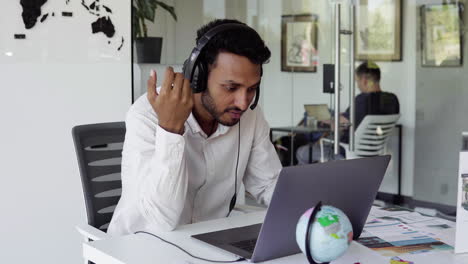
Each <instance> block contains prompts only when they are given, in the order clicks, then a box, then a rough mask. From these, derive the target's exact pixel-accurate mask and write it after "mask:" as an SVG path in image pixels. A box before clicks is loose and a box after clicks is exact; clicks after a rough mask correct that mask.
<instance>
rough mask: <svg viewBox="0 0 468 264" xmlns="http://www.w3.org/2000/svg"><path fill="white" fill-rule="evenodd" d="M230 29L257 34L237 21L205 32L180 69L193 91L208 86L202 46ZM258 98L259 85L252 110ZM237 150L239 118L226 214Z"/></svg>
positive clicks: (230, 204)
mask: <svg viewBox="0 0 468 264" xmlns="http://www.w3.org/2000/svg"><path fill="white" fill-rule="evenodd" d="M232 29H243V30H248V31H250V32H253V33H255V35H257V36H258V37H259V38H260V35H258V33H257V31H255V30H253V29H252V28H250V27H249V26H246V25H244V24H237V23H226V24H221V25H218V26H216V27H214V28H212V29H210V30H208V32H206V33H205V34H204V35H203V36H202V37H201V38H200V39H199V41H198V43H197V46H196V47H195V48H193V50H192V52H191V53H190V57H189V58H188V59H186V60H185V61H184V66H183V68H182V71H183V73H184V77H185V78H186V79H188V80H190V87H191V88H192V91H193V93H201V92H203V91H205V90H206V89H207V88H208V87H207V86H208V64H207V63H206V61H202V60H200V54H201V53H202V51H203V48H204V47H205V46H206V45H207V44H208V42H210V40H211V39H212V38H213V37H214V36H216V35H218V34H219V33H221V32H224V31H228V30H232ZM262 75H263V68H262V67H261V65H260V76H262ZM259 98H260V85H259V86H258V88H257V93H256V95H255V100H254V102H253V104H252V105H251V106H250V109H252V110H254V109H255V107H257V104H258V99H259ZM239 152H240V120H239V136H238V139H237V161H236V172H235V174H234V195H233V196H232V199H231V202H230V203H229V212H228V214H227V216H229V214H230V213H231V211H232V209H234V206H235V205H236V200H237V167H238V166H239Z"/></svg>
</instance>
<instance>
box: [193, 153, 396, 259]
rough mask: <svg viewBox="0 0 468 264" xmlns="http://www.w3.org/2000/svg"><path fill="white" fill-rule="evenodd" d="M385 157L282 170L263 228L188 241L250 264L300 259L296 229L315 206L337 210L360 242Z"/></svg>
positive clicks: (228, 232)
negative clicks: (302, 217) (197, 241)
mask: <svg viewBox="0 0 468 264" xmlns="http://www.w3.org/2000/svg"><path fill="white" fill-rule="evenodd" d="M389 161H390V156H389V155H386V156H376V157H370V158H362V159H352V160H339V161H330V162H326V163H318V164H309V165H304V166H294V167H285V168H283V169H282V170H281V173H280V175H279V178H278V182H277V183H276V187H275V190H274V192H273V196H272V199H271V202H270V206H269V207H268V210H267V213H266V216H265V220H264V222H263V224H257V225H250V226H245V227H240V228H232V229H227V230H221V231H216V232H210V233H204V234H198V235H193V236H192V237H194V238H196V239H198V240H201V241H203V242H206V243H208V244H211V245H213V246H216V247H218V248H221V249H224V250H226V251H229V252H231V253H233V254H235V255H238V256H240V257H243V258H245V259H247V260H249V261H251V262H261V261H266V260H270V259H275V258H279V257H284V256H288V255H292V254H297V253H300V252H301V251H300V249H299V247H298V246H297V244H296V224H297V221H298V220H299V218H300V216H301V215H302V214H303V213H304V212H305V211H306V210H307V209H309V208H311V207H313V206H315V205H316V204H317V203H318V202H319V201H321V202H322V204H324V205H332V206H335V207H337V208H339V209H341V210H342V211H343V212H344V213H345V214H346V215H347V216H348V218H349V220H350V221H351V224H352V226H353V231H354V237H353V238H354V239H357V238H359V236H360V235H361V232H362V230H363V228H364V224H365V221H366V219H367V216H368V214H369V212H370V209H371V207H372V203H373V201H374V199H375V197H376V195H377V191H378V189H379V186H380V183H381V182H382V179H383V177H384V174H385V171H386V169H387V166H388V163H389Z"/></svg>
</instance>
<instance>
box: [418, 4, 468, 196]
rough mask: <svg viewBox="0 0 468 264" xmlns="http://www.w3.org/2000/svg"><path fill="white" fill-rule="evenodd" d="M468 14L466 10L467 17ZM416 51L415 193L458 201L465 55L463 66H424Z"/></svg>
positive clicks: (465, 126) (466, 126)
mask: <svg viewBox="0 0 468 264" xmlns="http://www.w3.org/2000/svg"><path fill="white" fill-rule="evenodd" d="M417 2H418V4H433V3H442V2H443V1H441V0H418V1H417ZM460 2H463V3H465V8H466V1H460ZM467 14H468V13H467V12H466V10H465V13H464V17H465V18H466V15H467ZM465 28H466V22H465ZM419 34H420V32H419V31H418V35H419ZM464 43H465V45H464V47H463V49H464V52H463V54H467V51H468V45H467V44H466V42H464ZM417 55H418V56H417V64H416V83H417V89H416V101H415V102H416V103H415V105H416V113H417V114H416V134H417V137H416V138H415V144H416V150H417V151H416V155H415V186H414V187H415V188H414V193H415V197H417V198H418V199H422V200H428V201H432V202H438V203H444V204H450V205H455V203H456V195H457V183H458V181H457V177H458V160H459V158H458V157H459V153H460V150H461V142H462V141H461V133H462V131H468V122H467V117H466V113H467V112H468V105H467V104H466V100H467V99H468V89H467V86H466V83H467V81H468V77H467V74H466V73H467V72H468V66H466V58H465V61H464V62H463V66H462V67H455V68H450V67H449V68H428V67H421V50H420V47H418V53H417Z"/></svg>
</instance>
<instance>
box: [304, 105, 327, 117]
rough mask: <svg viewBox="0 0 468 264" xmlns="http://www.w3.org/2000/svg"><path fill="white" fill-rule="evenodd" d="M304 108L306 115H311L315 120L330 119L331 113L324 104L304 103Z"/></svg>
mask: <svg viewBox="0 0 468 264" xmlns="http://www.w3.org/2000/svg"><path fill="white" fill-rule="evenodd" d="M304 109H305V111H306V113H307V115H308V116H313V117H315V119H317V121H327V120H331V113H330V110H329V109H328V106H327V105H326V104H305V105H304Z"/></svg>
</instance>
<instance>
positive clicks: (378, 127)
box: [320, 114, 400, 162]
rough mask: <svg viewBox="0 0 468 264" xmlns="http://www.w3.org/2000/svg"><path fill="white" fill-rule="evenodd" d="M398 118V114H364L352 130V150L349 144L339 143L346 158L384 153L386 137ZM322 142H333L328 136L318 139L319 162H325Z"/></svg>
mask: <svg viewBox="0 0 468 264" xmlns="http://www.w3.org/2000/svg"><path fill="white" fill-rule="evenodd" d="M399 118H400V115H399V114H396V115H366V116H365V117H364V119H363V120H362V122H361V124H359V127H358V128H357V129H356V131H355V132H354V151H351V150H350V149H349V144H345V143H340V146H342V147H343V148H344V149H345V151H346V159H356V158H360V157H372V156H377V155H383V154H385V152H386V147H387V141H388V138H389V136H390V134H391V132H392V130H393V129H394V128H395V125H396V123H397V121H398V119H399ZM324 142H327V143H332V144H333V143H334V141H333V140H331V139H328V138H321V139H320V162H325V157H324V156H325V155H324V147H323V143H324Z"/></svg>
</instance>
